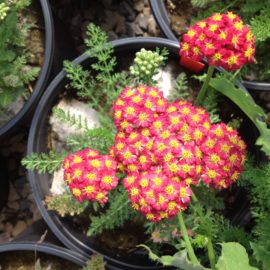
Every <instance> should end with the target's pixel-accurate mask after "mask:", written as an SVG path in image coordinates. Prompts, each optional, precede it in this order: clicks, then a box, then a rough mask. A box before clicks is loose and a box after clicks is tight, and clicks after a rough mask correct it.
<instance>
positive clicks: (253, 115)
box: [209, 77, 270, 156]
mask: <svg viewBox="0 0 270 270" xmlns="http://www.w3.org/2000/svg"><path fill="white" fill-rule="evenodd" d="M209 85H210V86H211V87H212V88H213V89H215V90H217V91H218V92H220V93H222V94H223V95H225V96H226V97H228V98H229V99H231V100H232V101H233V102H234V103H235V104H236V105H237V106H238V107H239V108H240V109H241V110H242V111H243V112H244V113H245V114H246V115H247V116H248V117H249V118H250V120H251V121H252V122H253V123H254V125H255V126H256V127H257V128H258V130H259V132H260V137H259V138H258V139H257V141H256V145H260V146H261V150H262V151H264V152H265V153H266V155H268V156H270V140H269V138H270V130H269V129H268V128H267V126H266V123H265V122H264V121H263V120H264V119H265V118H266V114H265V113H264V111H263V109H262V108H261V107H260V106H258V105H257V104H256V103H255V102H254V100H253V99H252V97H251V95H250V94H249V93H248V92H246V91H243V90H242V89H240V88H238V87H235V85H234V84H233V83H232V82H231V81H229V80H228V79H226V78H222V77H220V78H213V79H211V81H210V84H209Z"/></svg>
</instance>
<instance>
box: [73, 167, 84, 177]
mask: <svg viewBox="0 0 270 270" xmlns="http://www.w3.org/2000/svg"><path fill="white" fill-rule="evenodd" d="M81 175H82V171H81V170H80V169H76V170H75V171H74V175H73V177H75V178H77V177H80V176H81Z"/></svg>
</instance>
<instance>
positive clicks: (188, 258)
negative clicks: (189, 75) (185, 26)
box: [23, 13, 270, 270]
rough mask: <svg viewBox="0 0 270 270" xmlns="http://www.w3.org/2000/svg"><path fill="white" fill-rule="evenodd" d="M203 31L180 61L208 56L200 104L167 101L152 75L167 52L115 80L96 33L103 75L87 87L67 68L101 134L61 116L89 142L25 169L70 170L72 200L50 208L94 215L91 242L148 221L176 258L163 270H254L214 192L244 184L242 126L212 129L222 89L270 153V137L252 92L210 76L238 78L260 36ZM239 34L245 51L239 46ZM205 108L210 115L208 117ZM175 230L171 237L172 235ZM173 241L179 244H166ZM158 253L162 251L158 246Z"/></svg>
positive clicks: (229, 17)
mask: <svg viewBox="0 0 270 270" xmlns="http://www.w3.org/2000/svg"><path fill="white" fill-rule="evenodd" d="M212 22H216V23H215V24H216V26H212ZM200 25H201V26H200ZM213 25H214V23H213ZM197 26H198V27H199V28H198V29H190V32H189V34H187V36H186V40H185V41H184V42H185V43H186V44H185V45H183V46H182V47H181V51H180V53H181V54H186V56H189V57H191V61H193V60H192V58H195V59H194V60H198V59H197V58H196V57H210V58H211V60H212V62H211V61H210V66H209V71H208V73H207V76H205V77H202V78H201V79H202V80H204V83H203V86H202V89H201V91H200V92H199V94H198V97H197V99H196V101H195V103H194V104H193V103H192V102H191V101H186V100H184V99H173V97H171V98H172V99H173V100H172V101H169V100H168V99H167V98H165V97H164V95H163V93H162V92H161V91H160V90H159V89H158V88H157V87H156V81H155V76H154V75H156V73H157V72H158V67H159V66H161V65H162V64H163V62H164V60H165V59H166V53H165V52H162V51H156V52H152V51H147V50H144V49H142V50H141V51H140V52H137V54H136V57H135V59H134V64H133V66H132V67H131V68H130V73H127V72H124V73H114V72H113V71H112V70H113V69H112V67H114V65H115V58H113V57H112V56H111V53H112V48H111V46H110V44H109V43H107V39H106V38H105V37H104V34H102V33H101V32H100V30H99V29H98V28H96V27H94V26H93V25H90V26H89V28H88V34H89V35H90V36H91V39H89V40H88V41H87V43H88V45H91V46H90V49H89V51H88V53H89V54H90V55H91V56H92V57H93V56H94V57H95V58H97V59H98V60H99V61H98V63H94V64H92V68H93V69H94V70H96V71H97V75H96V80H89V78H88V72H86V71H84V70H83V69H82V67H81V66H79V65H76V64H71V63H68V62H67V63H66V64H65V69H66V71H67V76H68V77H69V78H70V79H71V84H72V86H73V87H74V88H76V89H77V90H78V92H77V93H78V95H79V96H80V97H81V98H83V97H88V99H89V103H90V104H91V105H92V107H93V108H95V109H97V110H98V112H99V116H100V117H99V119H100V123H101V126H100V127H98V128H94V129H90V128H88V126H87V124H86V123H85V122H84V121H83V120H82V118H81V117H75V116H72V115H70V114H66V113H65V112H63V111H61V110H59V109H56V110H55V113H56V115H57V116H58V117H59V118H60V119H62V121H67V122H69V123H71V124H72V125H76V126H78V127H80V128H84V129H85V132H84V134H83V135H76V136H72V137H70V138H68V141H69V146H71V147H74V148H73V149H74V151H73V153H68V152H63V154H62V155H61V156H58V155H57V154H56V153H51V155H46V154H41V155H38V154H35V153H34V154H33V155H32V156H30V157H27V158H25V159H24V160H23V164H24V165H25V166H27V168H29V169H38V170H39V171H41V172H45V171H48V172H53V171H55V170H56V169H58V168H59V167H62V168H63V176H62V177H63V178H64V180H65V183H66V186H67V188H66V194H65V195H63V196H60V197H58V198H56V199H55V198H50V200H49V202H48V204H49V207H51V209H54V210H58V209H60V211H59V212H60V213H62V214H63V215H64V214H66V213H68V212H72V214H80V213H82V212H83V211H85V209H87V208H91V211H92V215H91V222H92V223H91V224H90V228H89V230H88V234H89V235H92V234H93V233H94V232H96V233H97V232H101V231H102V230H105V229H113V228H115V227H117V226H122V225H123V224H124V222H125V221H127V220H128V219H129V220H131V221H134V222H135V220H137V221H138V220H142V217H141V215H140V213H142V215H143V216H144V217H146V219H147V220H148V221H150V222H151V223H153V224H154V225H152V227H151V225H149V224H148V223H146V224H145V225H146V226H147V227H148V231H151V230H152V231H153V228H154V227H155V226H160V231H161V230H163V231H165V233H164V234H166V237H165V238H167V240H166V244H169V245H170V246H172V247H173V251H175V250H176V251H178V252H177V253H176V254H175V255H174V256H169V255H168V256H162V257H158V256H157V255H155V254H154V253H152V252H151V251H150V257H151V258H152V259H154V260H158V261H159V262H161V263H163V264H164V265H172V266H175V267H178V268H181V269H194V270H195V269H209V268H205V267H204V266H202V265H206V266H209V265H210V267H211V269H218V270H220V269H241V268H237V267H238V265H239V261H241V266H242V269H256V268H254V267H251V266H250V265H249V262H248V257H247V254H246V251H245V249H244V247H242V246H241V245H240V244H239V243H234V242H232V241H239V242H240V243H241V244H243V245H245V247H246V246H247V245H248V244H246V243H247V242H248V241H249V240H248V236H247V235H246V234H245V232H244V231H243V230H241V229H240V228H238V227H233V226H232V225H231V224H230V222H229V221H228V220H227V219H226V217H224V216H223V215H222V211H218V210H220V209H222V207H220V205H221V204H222V203H221V202H220V199H219V195H220V194H219V193H218V192H217V191H219V190H222V189H228V188H229V187H230V186H231V185H232V184H234V183H235V182H237V181H238V180H239V178H240V175H241V172H242V171H243V167H244V163H245V160H246V144H245V142H244V141H243V140H242V139H241V137H240V136H239V134H238V132H237V131H236V130H234V129H233V127H232V126H237V125H235V122H233V121H232V122H231V123H229V124H225V123H214V122H213V121H214V120H215V121H217V120H218V116H216V115H215V114H214V112H215V109H216V108H213V104H212V102H213V100H215V99H214V98H213V96H214V94H213V93H214V92H215V91H218V92H220V93H222V94H224V95H225V96H227V97H228V98H229V99H231V100H232V101H233V102H234V103H236V104H237V105H238V106H239V107H240V108H241V110H242V111H243V112H244V113H245V114H246V115H247V116H248V117H249V118H250V119H251V121H252V122H254V124H255V125H256V127H257V128H258V130H259V131H260V137H259V138H258V140H257V142H256V143H257V144H258V145H260V146H262V150H263V151H264V152H265V153H266V154H267V155H269V154H270V148H269V141H268V139H267V138H268V136H269V133H270V131H269V129H267V127H266V124H265V123H264V121H263V119H262V118H263V117H264V113H263V111H262V110H261V109H260V108H259V107H258V106H257V105H256V104H255V103H254V101H253V100H252V98H251V97H250V96H249V94H248V93H247V92H245V91H244V90H243V89H238V88H237V87H236V86H235V82H234V77H233V76H230V75H229V73H225V74H219V75H218V76H217V77H215V78H212V75H213V73H214V67H213V66H214V65H217V66H223V67H224V68H226V69H228V70H235V69H237V68H239V67H240V66H241V65H243V64H245V63H247V62H252V61H253V59H254V47H253V37H252V35H251V33H250V31H249V30H248V28H247V27H246V26H244V25H243V23H242V21H241V20H240V19H239V18H238V17H237V16H236V15H234V14H232V13H229V14H222V15H221V14H220V15H217V14H215V15H214V16H213V17H211V18H209V19H208V20H207V21H204V22H202V23H201V24H200V23H198V25H196V27H197ZM192 31H193V32H192ZM197 34H200V36H201V35H204V36H205V37H204V39H202V40H200V39H199V38H197V36H196V35H197ZM233 34H235V35H237V37H239V41H241V43H239V44H238V43H234V42H232V39H233ZM224 35H225V40H223V43H222V44H220V42H219V40H218V39H217V37H218V36H221V38H222V39H224V38H223V37H224ZM103 37H104V38H103ZM100 41H102V43H101V42H100ZM225 41H226V42H225ZM247 41H248V42H247ZM104 43H105V44H104ZM222 45H224V47H222ZM196 46H197V48H196ZM245 46H247V47H245ZM243 49H244V50H243ZM247 50H248V52H249V53H248V54H246V53H245V51H247ZM217 54H220V55H217ZM110 58H111V59H110ZM183 78H184V76H183V75H181V76H180V77H179V78H178V80H177V81H176V85H177V86H178V87H179V88H182V90H183V89H186V88H185V80H184V79H183ZM122 85H124V86H125V87H124V89H122V88H123V87H122ZM96 89H98V90H100V92H99V91H95V90H96ZM115 89H116V90H115ZM108 90H110V91H108ZM184 96H185V95H182V97H184ZM210 97H211V98H210ZM202 101H203V102H202ZM202 103H203V107H200V105H201V104H202ZM211 106H212V108H211ZM204 107H206V108H208V109H209V108H211V115H210V114H209V113H210V112H209V113H208V112H207V110H206V109H205V108H204ZM111 109H112V110H111ZM211 120H212V121H211ZM75 149H76V150H75ZM252 168H253V167H252V166H250V168H249V169H250V170H252ZM199 200H200V202H199ZM107 202H108V203H109V205H106V203H107ZM130 205H131V206H130ZM69 209H71V210H69ZM214 210H217V211H214ZM97 213H99V215H98V214H97ZM144 222H145V221H144ZM164 224H165V226H164ZM176 224H178V225H176ZM129 225H130V223H129ZM177 226H178V227H179V228H180V230H177ZM187 226H188V228H189V229H187ZM172 227H173V230H172V231H171V232H170V230H169V229H168V228H172ZM175 229H176V231H175ZM225 231H226V233H227V237H226V238H225V236H224V235H225ZM169 234H171V235H174V238H173V239H172V238H170V237H167V236H168V235H169ZM228 236H231V238H229V237H228ZM239 236H241V239H240V237H239ZM216 239H218V240H220V242H222V243H221V245H220V246H221V248H222V251H221V253H222V256H221V257H220V258H219V259H218V261H217V260H216V258H215V257H216V256H215V253H216V252H220V246H218V245H216V244H215V243H213V241H212V240H216ZM228 239H231V241H227V240H228ZM193 245H195V246H196V250H200V249H204V248H206V249H207V251H208V255H209V256H208V257H207V256H205V254H204V252H199V254H201V256H198V254H196V252H195V251H194V247H193ZM153 247H154V248H155V249H156V250H159V245H153ZM170 251H172V250H170ZM159 252H162V249H161V251H159ZM226 265H227V266H226ZM226 267H227V268H226Z"/></svg>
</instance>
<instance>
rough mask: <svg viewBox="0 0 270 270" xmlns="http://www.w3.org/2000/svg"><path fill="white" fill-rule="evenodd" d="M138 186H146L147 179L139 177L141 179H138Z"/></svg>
mask: <svg viewBox="0 0 270 270" xmlns="http://www.w3.org/2000/svg"><path fill="white" fill-rule="evenodd" d="M140 186H141V187H142V188H145V187H147V186H148V180H147V179H146V178H143V179H141V181H140Z"/></svg>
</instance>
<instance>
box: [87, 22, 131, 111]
mask: <svg viewBox="0 0 270 270" xmlns="http://www.w3.org/2000/svg"><path fill="white" fill-rule="evenodd" d="M87 35H88V37H89V38H87V39H86V40H85V44H86V46H87V47H88V50H87V54H88V55H89V56H90V57H91V58H92V59H95V60H96V62H95V63H93V64H92V65H91V67H92V69H93V70H95V71H96V72H97V75H96V76H95V80H96V82H97V83H99V84H100V87H99V89H98V91H96V93H95V94H96V95H98V99H99V102H100V101H103V102H102V104H101V105H102V107H103V108H104V110H109V109H110V108H111V105H112V103H113V102H114V100H115V99H116V98H117V97H118V96H119V95H120V92H121V90H122V88H123V87H124V86H126V85H128V84H127V78H126V77H127V73H126V72H116V71H115V68H116V65H117V61H116V57H115V56H114V50H113V47H112V44H111V43H110V42H109V40H108V36H107V34H106V33H105V32H103V31H102V30H101V29H100V28H99V27H98V26H95V25H94V24H91V23H90V24H89V25H88V27H87ZM101 97H103V99H102V98H101Z"/></svg>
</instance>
